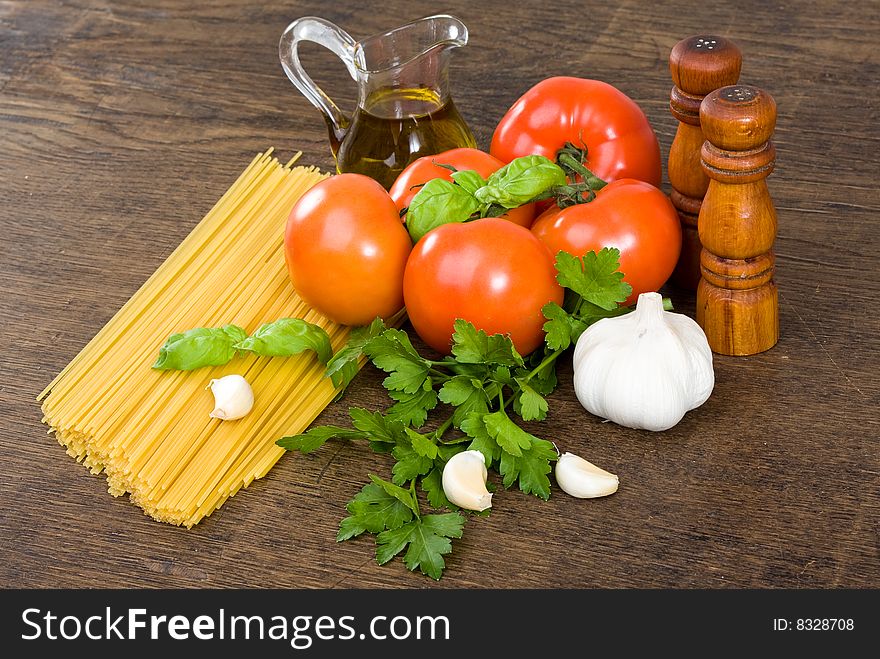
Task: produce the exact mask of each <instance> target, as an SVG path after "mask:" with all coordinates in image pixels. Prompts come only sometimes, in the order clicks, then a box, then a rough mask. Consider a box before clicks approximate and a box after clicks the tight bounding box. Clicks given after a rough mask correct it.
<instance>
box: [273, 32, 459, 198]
mask: <svg viewBox="0 0 880 659" xmlns="http://www.w3.org/2000/svg"><path fill="white" fill-rule="evenodd" d="M467 40H468V32H467V28H466V27H465V25H464V23H462V22H461V21H460V20H458V19H457V18H455V17H453V16H445V15H438V16H429V17H427V18H422V19H419V20H417V21H413V22H412V23H408V24H407V25H404V26H402V27H399V28H396V29H394V30H391V31H390V32H385V33H384V34H378V35H376V36H373V37H369V38H368V39H364V40H363V41H360V42H356V41H355V40H354V39H353V38H352V37H351V35H349V34H348V33H347V32H345V31H344V30H342V29H340V28H339V27H337V26H336V25H334V24H333V23H330V22H329V21H326V20H324V19H322V18H315V17H311V16H309V17H305V18H300V19H298V20H296V21H294V22H293V23H291V24H290V25H288V26H287V29H286V30H285V31H284V34H283V35H281V41H280V43H279V44H278V54H279V56H280V58H281V65H282V66H283V67H284V71H285V73H287V77H288V78H290V80H291V82H293V84H294V85H295V86H296V88H297V89H298V90H299V91H300V92H302V94H303V95H304V96H305V97H306V98H307V99H308V100H309V101H311V103H312V104H313V105H314V106H315V107H317V108H318V109H319V110H320V111H321V112H322V113H323V115H324V119H325V121H326V122H327V128H328V130H329V132H330V148H331V150H332V152H333V157H334V158H335V160H336V170H337V171H338V172H357V173H359V174H366V175H367V176H370V177H372V178H374V179H376V180H377V181H379V183H381V184H382V185H383V186H385V188H390V187H391V184H392V183H394V180H395V179H396V178H397V175H398V174H400V172H401V171H402V170H403V168H404V167H406V166H407V165H408V164H409V163H411V162H412V161H413V160H415V159H416V158H420V157H421V156H426V155H433V154H435V153H440V152H441V151H446V150H447V149H453V148H456V147H464V146H467V147H474V146H475V145H476V143H475V141H474V136H473V133H471V131H470V129H469V128H468V127H467V124H466V123H465V121H464V119H463V118H462V117H461V115H460V114H459V113H458V110H457V109H456V108H455V105H454V104H453V102H452V97H451V96H450V92H449V56H450V53H451V52H452V49H454V48H457V47H459V46H464V45H465V44H467ZM302 41H312V42H314V43H317V44H320V45H321V46H324V47H325V48H329V49H330V50H331V51H333V53H335V54H336V55H337V56H338V57H339V58H340V59H341V60H342V61H343V63H344V64H345V66H346V68H347V69H348V72H349V74H350V75H351V77H352V78H353V79H354V80H355V82H357V84H358V104H357V109H356V110H355V112H354V115H353V116H352V117H348V116H346V115H345V114H343V112H342V111H341V110H340V109H339V108H338V107H337V105H336V104H335V103H334V102H333V101H332V100H331V99H330V98H329V97H328V96H327V95H326V94H325V93H324V92H323V91H322V90H321V88H320V87H318V86H317V85H316V84H315V83H314V82H313V81H312V79H311V78H310V77H309V75H308V73H306V72H305V70H304V69H303V67H302V65H301V64H300V61H299V55H298V52H297V48H298V46H299V44H300V42H302Z"/></svg>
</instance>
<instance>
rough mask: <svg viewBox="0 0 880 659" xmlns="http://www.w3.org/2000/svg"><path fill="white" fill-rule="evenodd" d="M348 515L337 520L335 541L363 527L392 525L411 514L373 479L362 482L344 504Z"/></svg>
mask: <svg viewBox="0 0 880 659" xmlns="http://www.w3.org/2000/svg"><path fill="white" fill-rule="evenodd" d="M346 509H347V510H348V512H349V513H351V515H350V516H349V517H346V518H345V519H343V520H342V521H341V522H340V523H339V533H338V534H337V535H336V541H337V542H342V541H343V540H348V539H349V538H353V537H355V536H357V535H360V534H361V533H363V532H364V531H369V532H370V533H379V532H380V531H384V530H385V529H396V528H399V527H401V526H403V525H404V524H406V523H407V522H408V521H410V520H411V519H412V517H413V512H412V510H411V509H410V508H409V507H408V506H407V505H405V504H404V503H402V502H400V501H398V500H397V499H396V498H394V497H393V496H391V495H390V494H388V493H387V492H386V491H385V490H384V489H383V488H382V487H381V486H379V485H376V484H375V483H369V484H368V485H364V487H363V488H362V489H361V491H360V492H359V493H358V494H357V495H355V497H354V499H352V500H351V501H349V502H348V505H347V506H346Z"/></svg>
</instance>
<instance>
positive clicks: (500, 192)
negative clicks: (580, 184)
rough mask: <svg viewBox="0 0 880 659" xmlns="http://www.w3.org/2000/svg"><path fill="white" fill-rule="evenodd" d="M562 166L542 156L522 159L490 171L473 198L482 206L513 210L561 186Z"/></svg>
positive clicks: (563, 173)
mask: <svg viewBox="0 0 880 659" xmlns="http://www.w3.org/2000/svg"><path fill="white" fill-rule="evenodd" d="M565 184H566V179H565V172H564V171H563V169H562V167H560V166H559V165H557V164H556V163H555V162H553V161H552V160H550V159H549V158H545V157H544V156H523V157H521V158H516V159H515V160H511V161H510V162H509V163H508V164H507V165H505V166H504V167H502V168H501V169H499V170H498V171H496V172H493V173H492V175H491V176H489V179H488V180H487V181H486V185H485V186H483V187H482V188H480V189H479V190H477V191H476V192H475V193H474V196H475V197H476V198H477V199H478V200H479V201H480V202H481V203H483V204H497V205H499V206H504V208H517V207H519V206H522V205H523V204H527V203H529V202H530V201H534V200H535V199H536V198H537V197H539V196H541V195H543V194H544V193H546V192H548V191H550V190H552V189H553V188H555V187H557V186H560V185H565Z"/></svg>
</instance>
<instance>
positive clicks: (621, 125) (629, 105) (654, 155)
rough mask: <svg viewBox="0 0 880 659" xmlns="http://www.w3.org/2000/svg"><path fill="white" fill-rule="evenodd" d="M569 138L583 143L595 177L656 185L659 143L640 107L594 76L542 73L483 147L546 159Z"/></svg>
mask: <svg viewBox="0 0 880 659" xmlns="http://www.w3.org/2000/svg"><path fill="white" fill-rule="evenodd" d="M567 142H570V143H572V144H574V145H576V146H578V147H585V148H586V150H587V157H588V160H587V162H586V163H585V164H586V166H587V167H588V168H589V169H590V170H591V171H592V172H593V173H594V174H595V175H596V176H598V177H599V178H600V179H604V180H605V181H614V180H617V179H621V178H635V179H639V180H641V181H646V182H648V183H650V184H651V185H654V186H659V185H660V147H659V145H658V143H657V136H656V135H655V134H654V131H653V130H652V129H651V125H650V124H649V123H648V119H647V117H646V116H645V114H644V112H642V110H641V108H639V106H638V105H637V104H636V103H635V101H633V100H632V99H631V98H629V97H628V96H627V95H626V94H624V93H623V92H621V91H620V90H619V89H616V88H615V87H612V86H611V85H609V84H607V83H605V82H601V81H599V80H587V79H583V78H571V77H562V76H560V77H555V78H547V79H546V80H543V81H541V82H539V83H538V84H537V85H535V86H534V87H532V88H531V89H530V90H529V91H527V92H526V93H525V94H524V95H523V96H522V97H521V98H520V99H519V100H518V101H516V103H514V104H513V106H512V107H511V108H510V110H508V111H507V114H505V115H504V117H503V118H502V119H501V121H500V122H499V123H498V126H497V127H496V129H495V134H494V135H493V136H492V146H491V148H490V150H489V152H490V153H491V154H492V155H493V156H495V157H496V158H498V159H499V160H502V161H504V162H510V161H511V160H513V159H514V158H518V157H520V156H524V155H531V154H539V155H543V156H547V157H548V158H550V159H551V160H553V159H555V158H556V153H557V152H558V151H559V150H560V149H561V148H562V147H563V146H564V145H565V144H566V143H567Z"/></svg>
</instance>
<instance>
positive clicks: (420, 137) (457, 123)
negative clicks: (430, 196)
mask: <svg viewBox="0 0 880 659" xmlns="http://www.w3.org/2000/svg"><path fill="white" fill-rule="evenodd" d="M332 141H333V142H335V143H333V144H332V147H333V152H334V153H335V155H336V169H337V171H339V172H357V173H359V174H366V175H367V176H370V177H372V178H374V179H376V180H377V181H379V183H381V184H382V185H383V186H385V188H390V187H391V185H392V184H393V183H394V180H395V179H396V178H397V176H398V175H399V174H400V172H401V171H402V170H403V169H404V167H406V166H407V165H408V164H409V163H411V162H412V161H413V160H415V159H416V158H421V157H422V156H427V155H432V154H435V153H440V152H441V151H447V150H448V149H454V148H457V147H465V146H467V147H475V146H476V143H475V141H474V136H473V134H472V133H471V131H470V129H469V128H468V127H467V124H466V123H465V122H464V119H463V118H462V116H461V115H460V114H459V112H458V110H457V109H456V107H455V104H454V103H453V102H452V99H451V98H448V99H446V102H445V103H443V102H442V101H441V99H440V97H439V95H438V94H437V92H436V91H434V90H433V89H425V88H421V89H419V88H414V89H394V88H384V89H378V90H376V91H374V92H373V93H371V94H370V95H369V96H368V97H367V99H366V102H365V103H364V104H363V107H359V108H358V109H357V111H356V112H355V115H354V118H353V119H352V122H351V125H350V126H349V128H348V130H347V131H346V135H345V138H344V139H343V140H342V141H341V142H336V141H335V140H332Z"/></svg>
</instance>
